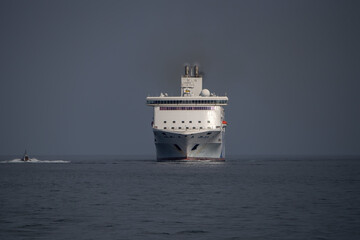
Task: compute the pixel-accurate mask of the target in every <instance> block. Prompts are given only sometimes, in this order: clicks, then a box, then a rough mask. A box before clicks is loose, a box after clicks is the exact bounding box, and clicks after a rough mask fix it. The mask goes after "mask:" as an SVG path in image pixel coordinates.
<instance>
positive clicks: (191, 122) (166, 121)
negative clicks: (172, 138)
mask: <svg viewBox="0 0 360 240" xmlns="http://www.w3.org/2000/svg"><path fill="white" fill-rule="evenodd" d="M172 122H173V123H176V121H172ZM164 123H167V121H164ZM181 123H185V121H181ZM189 123H192V121H189ZM198 123H201V121H198ZM207 123H210V121H209V120H208V121H207Z"/></svg>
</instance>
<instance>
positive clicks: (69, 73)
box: [0, 0, 360, 155]
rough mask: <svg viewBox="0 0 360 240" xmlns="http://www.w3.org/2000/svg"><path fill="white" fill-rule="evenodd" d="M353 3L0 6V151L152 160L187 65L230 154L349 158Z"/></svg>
mask: <svg viewBox="0 0 360 240" xmlns="http://www.w3.org/2000/svg"><path fill="white" fill-rule="evenodd" d="M359 9H360V3H359V2H358V1H253V0H250V1H0V32H1V38H0V52H1V54H0V114H1V115H0V117H1V118H0V154H18V153H21V152H22V151H23V149H24V148H25V147H26V148H28V149H29V150H30V152H31V153H33V154H84V153H85V154H127V155H128V154H153V155H155V147H154V143H153V136H152V130H151V127H150V123H151V118H152V109H151V108H150V107H147V106H146V105H145V97H146V96H147V95H148V94H150V95H158V94H160V92H168V93H169V94H175V95H178V94H179V92H180V90H179V86H180V75H181V74H182V73H183V65H184V63H190V64H193V63H199V64H200V70H201V71H203V72H205V79H204V86H205V87H206V88H208V89H210V90H211V91H214V92H216V93H217V94H219V95H220V94H225V93H227V95H228V96H229V99H230V104H229V106H227V107H226V116H227V120H228V122H229V127H228V129H227V136H226V148H227V154H228V155H237V154H291V155H296V154H307V155H311V154H326V155H328V154H330V155H331V154H341V155H342V154H360V126H359V123H360V107H359V105H360V96H359V89H360V83H359V80H360V45H359V43H360V30H359V29H360V15H359Z"/></svg>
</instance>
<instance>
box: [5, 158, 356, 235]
mask: <svg viewBox="0 0 360 240" xmlns="http://www.w3.org/2000/svg"><path fill="white" fill-rule="evenodd" d="M52 163H53V164H52ZM0 239H4V240H11V239H287V240H288V239H299V240H303V239H336V240H339V239H354V240H355V239H360V160H356V159H352V160H346V159H321V160H319V159H296V160H291V159H289V160H286V159H281V160H279V159H253V160H252V159H238V158H232V159H228V160H227V161H226V162H156V161H155V160H152V159H140V158H139V159H133V158H132V159H130V158H120V157H119V158H117V157H113V158H105V157H100V156H98V157H95V158H94V157H93V159H87V158H85V157H84V158H79V157H77V158H73V159H72V158H69V159H66V160H58V161H55V162H51V161H50V160H40V159H37V162H33V163H24V162H19V161H15V160H3V161H0Z"/></svg>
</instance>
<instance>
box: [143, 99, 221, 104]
mask: <svg viewBox="0 0 360 240" xmlns="http://www.w3.org/2000/svg"><path fill="white" fill-rule="evenodd" d="M146 103H147V104H227V100H147V101H146Z"/></svg>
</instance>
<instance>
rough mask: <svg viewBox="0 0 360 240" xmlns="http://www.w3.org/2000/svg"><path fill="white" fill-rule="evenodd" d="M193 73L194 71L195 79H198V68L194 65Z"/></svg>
mask: <svg viewBox="0 0 360 240" xmlns="http://www.w3.org/2000/svg"><path fill="white" fill-rule="evenodd" d="M194 71H195V77H198V76H199V66H197V65H195V66H194Z"/></svg>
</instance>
